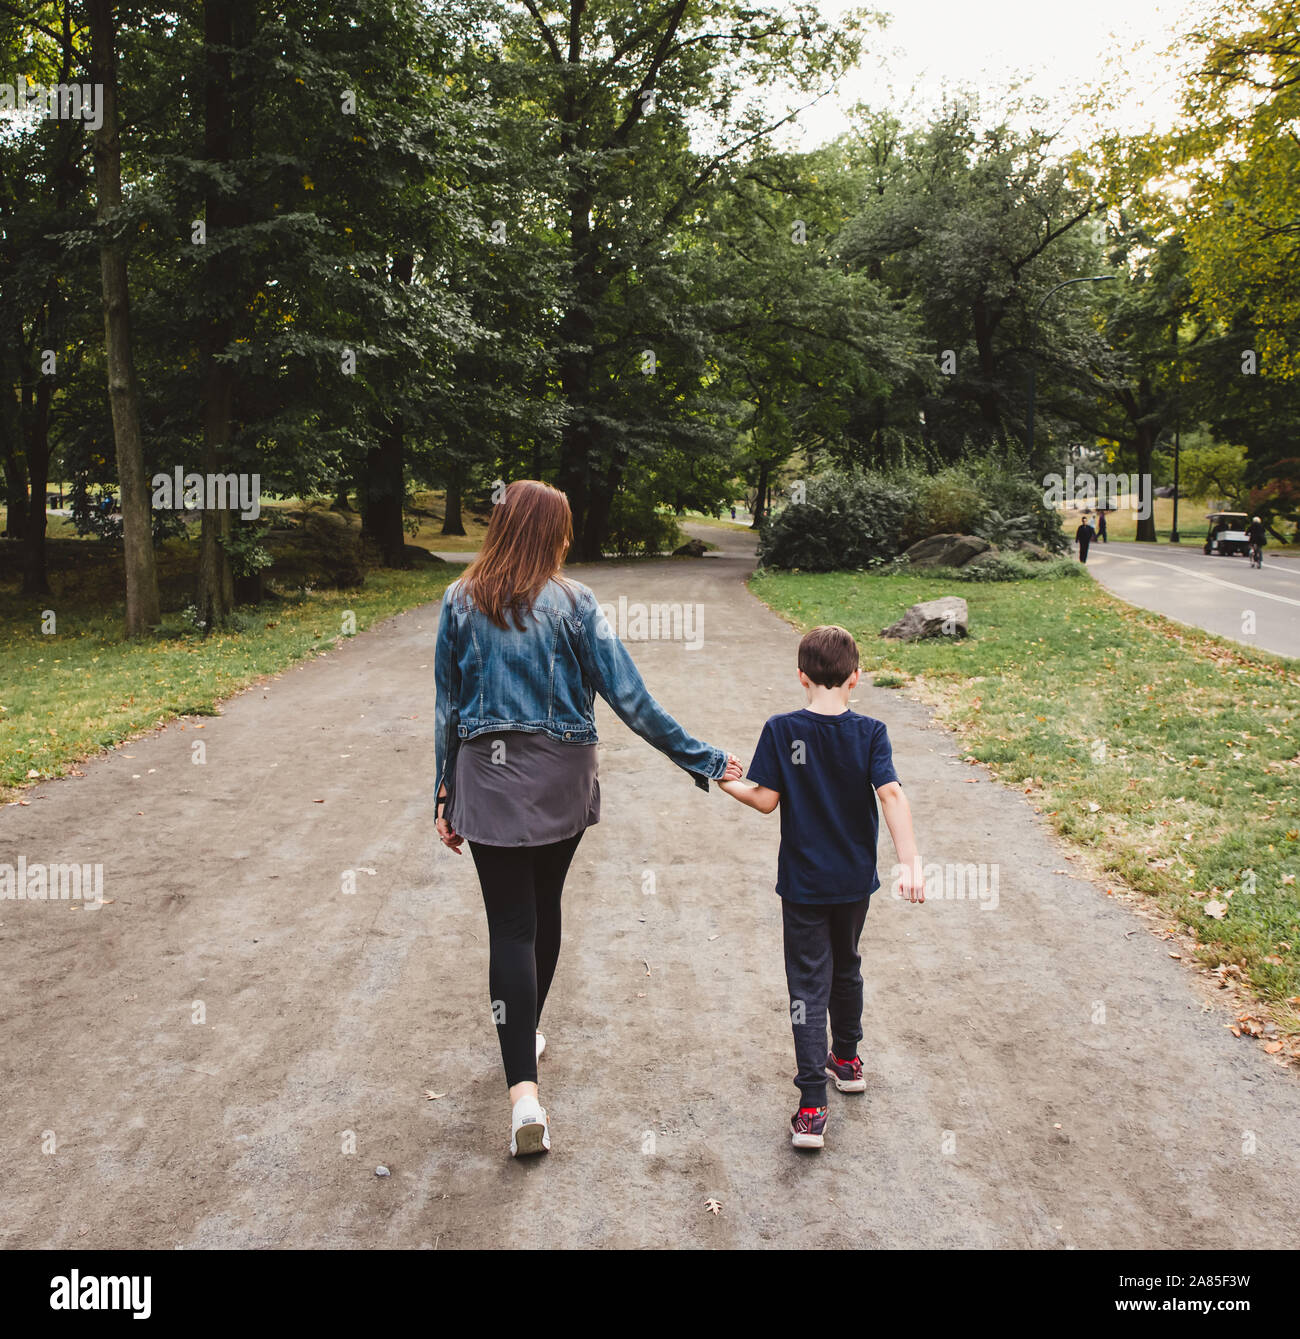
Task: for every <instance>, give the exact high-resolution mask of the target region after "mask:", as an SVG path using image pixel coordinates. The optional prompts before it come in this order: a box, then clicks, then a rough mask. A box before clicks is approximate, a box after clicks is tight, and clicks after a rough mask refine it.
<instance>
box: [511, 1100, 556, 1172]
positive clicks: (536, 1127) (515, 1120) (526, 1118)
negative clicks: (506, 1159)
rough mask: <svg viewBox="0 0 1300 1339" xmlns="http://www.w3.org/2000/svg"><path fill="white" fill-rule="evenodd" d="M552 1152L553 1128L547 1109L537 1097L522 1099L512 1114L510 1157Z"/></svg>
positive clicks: (516, 1104)
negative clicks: (549, 1121)
mask: <svg viewBox="0 0 1300 1339" xmlns="http://www.w3.org/2000/svg"><path fill="white" fill-rule="evenodd" d="M550 1151H551V1127H550V1126H549V1125H548V1124H547V1122H546V1109H545V1107H543V1106H542V1104H541V1103H540V1102H539V1101H538V1100H537V1099H536V1098H535V1097H521V1098H520V1099H519V1101H517V1102H516V1103H515V1105H514V1108H513V1109H512V1110H511V1112H510V1156H511V1157H512V1158H519V1157H523V1156H524V1155H525V1154H527V1153H549V1152H550Z"/></svg>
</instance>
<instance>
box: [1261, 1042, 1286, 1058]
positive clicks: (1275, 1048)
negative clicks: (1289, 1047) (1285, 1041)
mask: <svg viewBox="0 0 1300 1339" xmlns="http://www.w3.org/2000/svg"><path fill="white" fill-rule="evenodd" d="M1281 1049H1282V1043H1281V1042H1280V1041H1267V1042H1265V1043H1264V1054H1265V1055H1276V1054H1277V1053H1278V1052H1279V1051H1280V1050H1281Z"/></svg>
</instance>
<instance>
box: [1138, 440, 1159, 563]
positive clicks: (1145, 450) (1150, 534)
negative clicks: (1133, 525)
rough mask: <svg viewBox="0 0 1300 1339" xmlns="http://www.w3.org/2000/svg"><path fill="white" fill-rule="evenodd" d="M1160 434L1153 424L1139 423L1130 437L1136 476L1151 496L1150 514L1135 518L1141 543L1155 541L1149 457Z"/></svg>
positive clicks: (1153, 495)
mask: <svg viewBox="0 0 1300 1339" xmlns="http://www.w3.org/2000/svg"><path fill="white" fill-rule="evenodd" d="M1159 435H1160V429H1159V428H1158V427H1157V426H1156V425H1154V424H1146V423H1140V424H1138V428H1137V432H1136V433H1135V434H1134V436H1133V438H1132V445H1133V451H1134V454H1135V455H1136V456H1137V472H1138V478H1139V479H1140V480H1141V481H1142V487H1143V490H1144V492H1145V493H1146V494H1147V496H1148V497H1150V498H1151V502H1152V505H1151V515H1150V516H1146V517H1142V516H1139V517H1138V520H1137V533H1136V535H1135V536H1134V538H1135V539H1137V540H1138V541H1139V542H1141V543H1146V544H1154V543H1155V542H1156V509H1155V494H1154V493H1153V492H1152V491H1151V488H1150V479H1151V457H1152V455H1153V454H1154V453H1155V448H1156V438H1157V437H1158V436H1159Z"/></svg>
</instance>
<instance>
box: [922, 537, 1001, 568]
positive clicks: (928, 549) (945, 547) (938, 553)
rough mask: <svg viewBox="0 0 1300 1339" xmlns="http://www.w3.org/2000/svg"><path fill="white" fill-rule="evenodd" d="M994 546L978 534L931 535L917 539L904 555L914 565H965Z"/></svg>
mask: <svg viewBox="0 0 1300 1339" xmlns="http://www.w3.org/2000/svg"><path fill="white" fill-rule="evenodd" d="M992 547H993V546H992V545H991V544H990V543H989V542H988V540H987V539H981V538H980V537H979V536H978V535H931V536H930V537H929V538H928V539H919V540H917V542H916V543H915V544H913V545H912V547H911V548H910V549H908V550H907V552H906V553H904V554H903V557H904V558H906V559H907V561H908V562H909V563H911V564H912V566H913V567H964V566H965V565H966V564H967V563H968V562H970V560H971V559H972V558H974V557H975V556H976V555H977V554H980V553H984V552H986V551H987V550H988V549H991V548H992Z"/></svg>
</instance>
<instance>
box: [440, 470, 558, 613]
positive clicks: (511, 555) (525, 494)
mask: <svg viewBox="0 0 1300 1339" xmlns="http://www.w3.org/2000/svg"><path fill="white" fill-rule="evenodd" d="M572 538H573V513H572V511H570V510H569V499H568V498H567V497H565V496H564V494H563V493H562V492H560V490H559V489H558V488H552V487H551V485H550V484H544V483H541V482H539V481H538V480H537V479H516V480H515V481H514V483H512V484H510V485H509V486H508V487H507V488H506V491H505V496H504V497H503V498H502V499H501V501H500V502H497V503H494V504H493V507H492V518H491V520H489V521H488V528H487V535H486V536H485V537H484V540H483V547H482V548H481V549H479V551H478V556H477V557H476V558H475V559H474V561H473V562H471V563H470V565H469V566H468V567H467V568H466V569H465V576H464V577H463V581H464V583H465V590H466V593H467V594H468V595H469V597H470V599H471V600H473V601H474V603H475V605H477V606H478V608H479V609H480V610H482V612H483V613H485V614H486V615H487V616H488V618H490V619H491V620H492V622H493V623H495V624H496V625H497V627H499V628H508V627H509V626H510V624H509V622H507V616H512V617H513V618H514V622H515V626H516V627H517V628H519V629H521V630H522V629H523V627H524V615H525V614H527V613H529V612H530V611H531V610H532V607H533V601H534V600H536V599H537V597H538V595H540V594H541V592H542V589H543V587H545V585H546V583H547V582H548V581H550V580H551V578H552V577H554V576H556V575H558V573H559V571H560V566H561V564H562V563H563V562H564V554H565V550H566V549H567V547H568V545H569V541H571V540H572Z"/></svg>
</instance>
